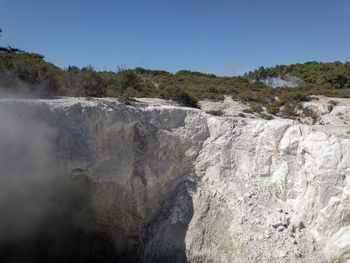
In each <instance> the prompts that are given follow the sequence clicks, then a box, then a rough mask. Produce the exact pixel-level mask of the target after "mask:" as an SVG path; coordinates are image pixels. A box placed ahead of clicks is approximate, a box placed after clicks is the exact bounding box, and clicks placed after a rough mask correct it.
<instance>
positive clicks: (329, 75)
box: [245, 61, 350, 89]
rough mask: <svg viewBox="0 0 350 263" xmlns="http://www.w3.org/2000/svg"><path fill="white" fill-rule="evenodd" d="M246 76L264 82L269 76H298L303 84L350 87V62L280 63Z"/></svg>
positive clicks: (284, 77)
mask: <svg viewBox="0 0 350 263" xmlns="http://www.w3.org/2000/svg"><path fill="white" fill-rule="evenodd" d="M245 77H246V78H248V79H251V80H254V81H256V82H262V81H264V80H266V79H268V78H277V77H280V78H282V79H284V80H289V78H290V77H296V78H298V79H300V80H301V81H302V83H303V84H309V85H318V86H324V87H327V88H331V87H332V88H339V89H340V88H350V62H346V63H341V62H339V61H336V62H331V63H322V62H315V61H313V62H307V63H304V64H292V65H278V66H275V67H271V68H264V67H260V68H259V69H257V70H255V71H251V72H249V73H247V74H246V75H245Z"/></svg>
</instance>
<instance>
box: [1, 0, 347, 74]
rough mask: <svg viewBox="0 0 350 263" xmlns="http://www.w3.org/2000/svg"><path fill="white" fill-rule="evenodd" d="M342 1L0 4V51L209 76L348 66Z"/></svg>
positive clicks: (37, 0) (7, 0)
mask: <svg viewBox="0 0 350 263" xmlns="http://www.w3.org/2000/svg"><path fill="white" fill-rule="evenodd" d="M349 13H350V1H348V0H333V1H331V0H303V1H302V0H265V1H263V0H245V1H243V0H242V1H228V0H227V1H226V0H216V1H214V0H213V1H207V0H193V1H191V0H187V1H186V0H176V1H175V0H173V1H168V0H149V1H131V0H129V1H127V0H125V1H117V0H115V1H112V0H110V1H108V0H100V1H92V0H84V1H83V0H76V1H74V0H70V1H68V0H59V1H58V0H57V1H53V0H31V1H26V0H23V1H18V0H0V28H2V29H3V30H4V32H3V34H2V37H1V38H0V45H7V44H9V45H11V46H14V47H18V48H21V49H24V50H28V51H33V52H37V53H41V54H43V55H45V58H46V60H48V61H50V62H53V63H54V64H56V65H59V66H61V67H66V66H68V65H77V66H80V67H82V66H85V65H89V64H90V65H93V66H94V67H95V68H97V69H99V70H105V69H106V70H116V69H117V68H118V66H127V67H130V68H132V67H136V66H140V67H145V68H152V69H163V70H168V71H171V72H176V71H178V70H181V69H189V70H195V71H203V72H210V73H215V74H218V75H232V74H242V73H244V72H246V71H249V70H251V69H254V68H257V67H259V66H272V65H276V64H289V63H297V62H305V61H310V60H317V61H334V60H340V61H347V60H350V16H349Z"/></svg>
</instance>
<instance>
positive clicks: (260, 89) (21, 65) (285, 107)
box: [0, 29, 350, 119]
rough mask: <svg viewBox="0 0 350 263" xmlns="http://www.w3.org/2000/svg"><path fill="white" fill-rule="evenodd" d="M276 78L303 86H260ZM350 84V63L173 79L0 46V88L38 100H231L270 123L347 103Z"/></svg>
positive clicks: (179, 74)
mask: <svg viewBox="0 0 350 263" xmlns="http://www.w3.org/2000/svg"><path fill="white" fill-rule="evenodd" d="M0 33H1V29H0ZM276 76H279V77H281V78H283V77H286V78H287V77H288V76H294V77H298V78H300V79H301V80H302V82H301V84H300V86H299V87H297V88H288V87H281V88H272V87H268V86H266V85H264V84H263V81H262V80H264V79H265V78H268V77H276ZM349 79H350V62H347V63H340V62H334V63H319V62H308V63H305V64H295V65H289V66H276V67H273V68H259V69H258V70H256V71H253V72H249V73H248V74H246V75H245V76H244V77H219V76H216V75H214V74H206V73H201V72H192V71H188V70H181V71H178V72H177V73H175V74H174V73H170V72H167V71H164V70H150V69H144V68H140V67H137V68H135V69H126V68H120V69H118V70H116V71H96V70H95V69H94V68H93V67H92V66H86V67H83V68H78V67H76V66H69V67H67V68H64V69H62V68H59V67H57V66H55V65H54V64H52V63H49V62H47V61H45V60H44V57H43V56H42V55H39V54H35V53H28V52H24V51H22V50H19V49H15V48H12V47H0V86H1V87H2V88H3V89H7V90H8V91H10V92H16V91H19V90H23V89H25V90H26V91H30V93H31V94H33V93H34V94H35V95H36V96H38V97H52V96H86V97H116V98H118V99H119V100H120V101H122V102H125V103H126V104H130V103H132V98H137V97H156V98H163V99H172V100H174V101H177V102H178V103H179V104H181V105H183V106H188V107H195V108H198V100H203V99H208V100H214V101H222V100H223V98H224V96H231V97H232V98H233V99H234V100H239V101H242V102H243V103H246V104H247V105H249V106H250V109H249V112H251V113H255V114H258V115H260V116H262V117H263V118H268V119H269V118H272V116H271V115H279V116H284V117H288V118H297V117H298V116H300V114H303V112H304V113H305V115H313V114H312V113H311V112H307V111H303V109H302V106H301V103H302V102H303V101H308V100H310V96H311V95H325V96H330V97H348V98H350V89H349ZM252 80H253V81H252ZM247 113H248V112H247ZM212 114H214V115H215V114H217V115H219V113H212ZM311 117H312V116H311ZM314 118H315V117H314Z"/></svg>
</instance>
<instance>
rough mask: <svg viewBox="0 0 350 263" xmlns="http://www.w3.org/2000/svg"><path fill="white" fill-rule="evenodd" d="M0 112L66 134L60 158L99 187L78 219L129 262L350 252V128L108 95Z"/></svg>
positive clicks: (338, 258)
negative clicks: (132, 102) (217, 113)
mask: <svg viewBox="0 0 350 263" xmlns="http://www.w3.org/2000/svg"><path fill="white" fill-rule="evenodd" d="M0 109H1V110H2V111H5V110H6V111H7V110H10V111H14V112H16V114H17V115H18V116H19V117H20V118H26V119H28V118H33V119H35V120H36V121H39V122H42V123H45V124H46V125H48V126H49V127H51V128H53V129H55V130H56V131H57V132H56V133H55V136H52V141H53V144H54V146H55V149H56V154H57V156H56V158H57V162H59V163H60V165H61V166H62V167H64V170H65V171H66V172H67V173H72V174H73V177H74V176H75V177H76V178H80V179H77V180H78V181H79V182H81V181H83V183H82V184H81V185H82V187H84V185H89V187H88V189H89V194H90V199H91V200H90V199H89V200H90V201H89V204H88V206H87V208H86V209H84V211H82V212H81V213H80V214H79V217H77V220H78V221H79V222H80V224H81V226H82V229H83V230H84V231H87V232H88V231H95V232H96V231H97V230H98V232H101V233H104V234H105V235H106V236H107V237H108V238H109V239H110V240H111V242H112V244H113V246H114V248H115V250H116V253H117V255H118V257H119V258H121V259H123V261H128V260H129V261H141V262H349V260H350V137H349V136H348V135H347V134H346V133H345V134H339V132H338V131H339V129H337V126H336V125H333V126H332V125H329V126H328V127H329V129H321V128H319V126H318V125H314V126H312V125H305V124H300V123H298V122H295V121H292V120H285V119H276V120H271V121H267V120H261V119H258V118H250V119H243V118H235V117H214V116H210V115H208V114H206V113H205V112H203V111H200V110H196V109H190V108H181V107H176V106H164V105H159V106H157V105H150V104H149V103H146V104H143V105H139V106H137V107H133V106H125V105H122V104H118V103H117V102H114V101H112V100H107V99H105V100H103V99H92V100H87V99H79V98H76V99H73V98H62V99H57V100H13V99H12V100H5V99H3V100H1V101H0ZM335 110H336V111H337V109H335ZM336 111H335V112H336ZM330 123H331V122H330ZM342 128H343V127H342ZM332 129H333V130H332ZM334 130H336V131H337V132H334ZM81 178H83V179H81Z"/></svg>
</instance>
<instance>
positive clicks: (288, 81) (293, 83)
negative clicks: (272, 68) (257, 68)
mask: <svg viewBox="0 0 350 263" xmlns="http://www.w3.org/2000/svg"><path fill="white" fill-rule="evenodd" d="M263 83H264V84H265V85H267V86H271V87H273V88H278V87H289V88H296V87H298V86H299V84H300V79H299V78H297V77H294V76H289V75H287V76H284V77H283V78H282V77H281V76H278V77H273V78H267V79H264V80H263Z"/></svg>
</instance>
